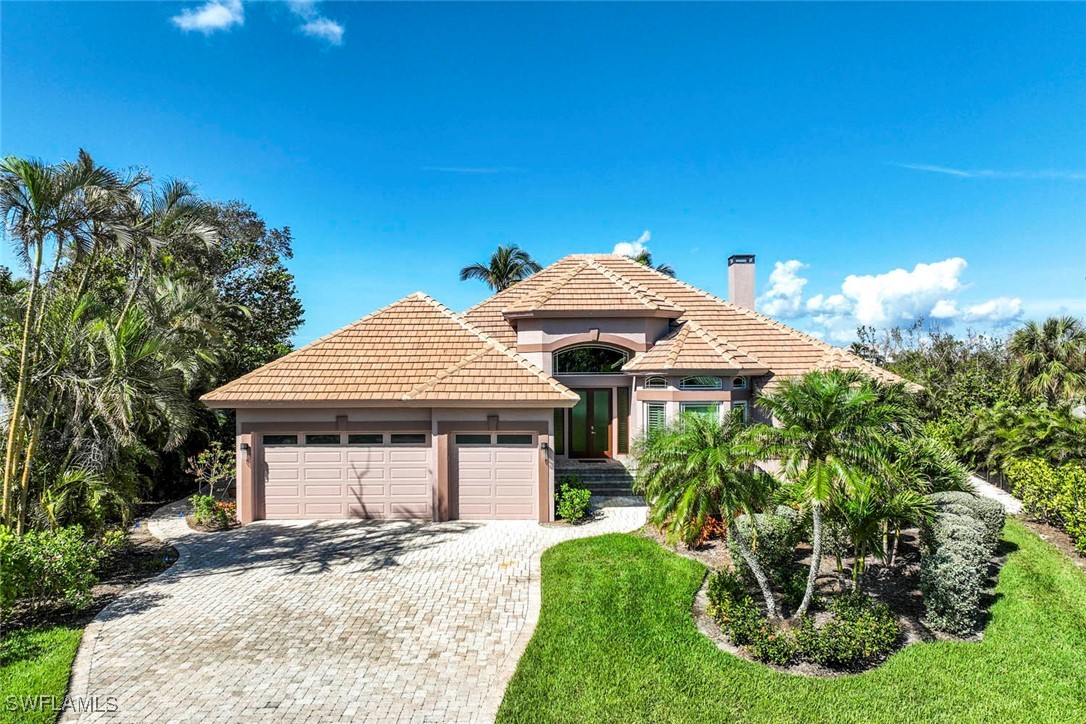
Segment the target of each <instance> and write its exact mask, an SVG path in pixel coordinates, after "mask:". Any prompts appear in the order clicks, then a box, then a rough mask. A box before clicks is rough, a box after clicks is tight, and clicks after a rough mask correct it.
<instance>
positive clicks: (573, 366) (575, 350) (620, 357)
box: [553, 345, 630, 375]
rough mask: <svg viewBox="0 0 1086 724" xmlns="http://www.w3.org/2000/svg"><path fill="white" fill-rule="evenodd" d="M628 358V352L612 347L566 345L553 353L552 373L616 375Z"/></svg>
mask: <svg viewBox="0 0 1086 724" xmlns="http://www.w3.org/2000/svg"><path fill="white" fill-rule="evenodd" d="M629 358H630V355H629V354H627V353H626V352H623V351H622V350H618V349H614V348H613V347H600V346H596V345H581V346H578V347H567V348H566V349H562V350H559V351H557V352H555V353H554V359H553V362H554V374H556V375H617V374H620V373H621V372H622V365H624V364H626V360H628V359H629Z"/></svg>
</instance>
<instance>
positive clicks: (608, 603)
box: [498, 520, 1086, 722]
mask: <svg viewBox="0 0 1086 724" xmlns="http://www.w3.org/2000/svg"><path fill="white" fill-rule="evenodd" d="M1004 539H1005V541H1006V542H1005V545H1007V546H1008V547H1009V548H1010V549H1012V552H1011V554H1010V556H1009V558H1008V560H1007V563H1006V565H1005V566H1004V567H1003V570H1002V571H1001V574H1000V578H999V584H998V587H997V590H996V593H997V596H998V599H997V600H996V602H995V603H994V605H993V606H992V609H991V621H990V622H989V624H988V627H987V629H986V632H985V637H984V640H983V641H982V642H980V643H944V642H939V643H925V644H917V645H914V646H910V647H909V648H907V649H905V650H903V651H901V652H899V653H897V654H895V655H894V656H892V657H891V658H890V659H889V660H888V661H887V662H886V663H884V664H883V665H882V666H880V667H879V668H877V669H874V670H872V671H869V672H866V673H864V674H860V675H856V676H845V677H841V678H837V679H811V678H807V677H800V676H791V675H788V674H782V673H779V672H776V671H773V670H771V669H768V668H766V667H764V666H761V665H759V664H754V663H751V662H748V661H745V660H743V659H739V658H737V657H734V656H731V655H729V654H727V653H725V652H723V651H721V650H720V649H718V648H717V647H716V646H715V645H714V644H713V643H712V642H710V641H709V640H708V639H707V638H705V637H704V636H702V635H701V634H700V633H699V632H698V631H697V629H696V628H695V626H694V623H693V621H692V619H691V616H690V608H691V605H692V602H693V597H694V594H695V593H696V591H697V589H698V588H699V587H700V585H701V582H702V579H703V576H704V574H705V569H704V567H703V566H702V565H701V564H699V563H697V562H694V561H691V560H689V559H686V558H682V557H680V556H678V555H675V554H674V553H671V552H670V551H667V550H665V549H664V548H662V547H660V546H659V545H657V544H656V543H655V542H653V541H650V540H647V539H645V538H642V537H639V536H637V535H607V536H600V537H598V538H588V539H582V540H577V541H570V542H567V543H563V544H561V545H559V546H556V547H555V548H553V549H551V550H550V551H548V552H547V553H546V554H545V555H544V556H543V609H542V613H541V615H540V620H539V625H538V628H537V629H536V632H535V635H534V636H533V637H532V640H531V643H530V644H529V646H528V650H527V651H526V652H525V654H524V656H523V658H522V659H521V661H520V664H519V666H518V668H517V672H516V675H515V676H514V677H513V680H512V682H510V684H509V687H508V689H507V690H506V692H505V700H504V701H503V702H502V707H501V711H500V713H499V717H498V718H499V720H500V721H623V722H625V721H660V722H674V721H690V722H707V721H740V720H741V721H752V722H770V721H772V722H781V721H795V722H814V721H833V722H900V721H923V722H931V721H939V722H951V721H953V722H962V721H973V722H1012V721H1013V722H1026V721H1030V722H1081V721H1086V575H1083V573H1082V572H1080V571H1079V570H1077V569H1076V568H1075V567H1074V566H1073V565H1072V564H1071V563H1070V561H1068V560H1067V559H1066V558H1064V557H1063V556H1062V555H1061V554H1060V553H1059V552H1057V551H1056V550H1055V549H1053V548H1052V547H1051V546H1049V545H1048V544H1046V543H1044V542H1043V541H1041V540H1040V539H1039V538H1037V536H1035V535H1034V534H1033V533H1031V532H1030V531H1028V530H1026V529H1025V528H1024V527H1023V526H1022V525H1021V524H1019V523H1018V522H1016V521H1013V520H1010V521H1008V523H1007V528H1006V532H1005V533H1004Z"/></svg>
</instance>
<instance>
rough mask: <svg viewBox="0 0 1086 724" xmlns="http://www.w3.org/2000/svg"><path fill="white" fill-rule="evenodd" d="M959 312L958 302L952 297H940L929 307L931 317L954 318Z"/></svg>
mask: <svg viewBox="0 0 1086 724" xmlns="http://www.w3.org/2000/svg"><path fill="white" fill-rule="evenodd" d="M959 314H961V312H959V311H958V303H957V302H956V301H954V300H953V299H940V300H939V301H937V302H936V303H935V306H934V307H932V308H931V314H930V316H931V318H932V319H954V318H955V317H957V316H958V315H959Z"/></svg>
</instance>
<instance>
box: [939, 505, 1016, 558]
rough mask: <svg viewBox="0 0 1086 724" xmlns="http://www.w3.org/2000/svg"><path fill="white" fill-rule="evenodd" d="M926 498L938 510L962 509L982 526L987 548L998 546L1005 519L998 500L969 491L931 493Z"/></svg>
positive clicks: (1005, 513) (1004, 513)
mask: <svg viewBox="0 0 1086 724" xmlns="http://www.w3.org/2000/svg"><path fill="white" fill-rule="evenodd" d="M928 499H929V500H931V501H932V502H933V503H934V504H935V508H936V510H938V511H939V512H959V513H960V512H961V510H962V509H965V511H966V512H967V513H968V514H969V515H970V516H972V517H973V518H976V519H977V520H979V521H980V522H981V524H982V525H983V527H984V538H985V540H986V541H987V545H988V549H989V550H991V551H994V550H995V549H996V548H997V547H998V546H999V539H1000V537H1001V536H1002V535H1003V524H1004V523H1005V522H1006V520H1007V512H1006V510H1004V508H1003V504H1002V503H1000V502H999V501H998V500H992V499H991V498H983V497H981V496H979V495H973V494H971V493H958V492H946V493H932V494H931V495H929V496H928Z"/></svg>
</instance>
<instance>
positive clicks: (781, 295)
mask: <svg viewBox="0 0 1086 724" xmlns="http://www.w3.org/2000/svg"><path fill="white" fill-rule="evenodd" d="M805 266H807V265H806V264H804V263H803V262H801V261H799V260H798V259H789V260H788V261H778V262H775V263H774V264H773V271H772V272H770V274H769V285H770V286H769V291H767V292H766V293H765V294H763V295H762V296H760V297H758V303H757V306H758V309H759V310H760V311H761V312H762V313H764V314H768V315H769V316H771V317H783V318H785V319H789V318H792V317H798V316H799V315H800V312H801V310H802V307H803V287H804V286H806V284H807V280H806V279H804V278H803V277H801V276H799V273H798V272H799V270H800V269H802V268H804V267H805Z"/></svg>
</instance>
